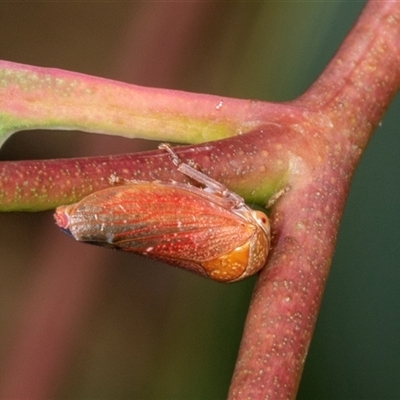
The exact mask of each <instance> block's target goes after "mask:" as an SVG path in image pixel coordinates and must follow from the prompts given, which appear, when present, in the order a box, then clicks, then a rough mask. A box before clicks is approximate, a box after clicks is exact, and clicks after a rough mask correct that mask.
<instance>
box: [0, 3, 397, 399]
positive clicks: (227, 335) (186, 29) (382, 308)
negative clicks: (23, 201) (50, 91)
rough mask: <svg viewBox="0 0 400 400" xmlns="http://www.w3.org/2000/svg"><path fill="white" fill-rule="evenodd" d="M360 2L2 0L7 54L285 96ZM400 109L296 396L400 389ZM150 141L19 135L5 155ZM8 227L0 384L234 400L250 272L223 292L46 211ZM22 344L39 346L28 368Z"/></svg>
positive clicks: (309, 72)
mask: <svg viewBox="0 0 400 400" xmlns="http://www.w3.org/2000/svg"><path fill="white" fill-rule="evenodd" d="M363 5H364V3H363V2H358V1H354V2H352V1H347V2H341V1H329V2H325V1H320V2H302V1H292V2H268V1H266V2H257V3H256V2H254V3H252V2H247V3H238V2H233V3H225V2H218V3H205V2H204V3H203V4H200V3H174V2H171V3H168V2H167V3H165V2H164V3H158V2H155V3H153V2H147V3H146V2H84V3H79V2H43V3H40V2H37V3H36V2H15V3H1V4H0V59H3V60H9V61H14V62H20V63H25V64H31V65H37V66H44V67H56V68H62V69H68V70H72V71H77V72H82V73H87V74H91V75H97V76H102V77H106V78H110V79H116V80H122V81H125V82H131V83H135V84H140V85H147V86H158V87H167V88H172V89H181V90H187V91H195V92H202V93H212V94H220V95H225V96H233V97H240V98H254V99H260V100H266V101H284V100H291V99H293V98H295V97H296V96H298V95H299V94H301V93H302V92H303V91H304V90H305V89H306V88H307V87H308V86H309V85H310V84H311V83H312V82H313V80H314V79H315V78H316V77H317V76H318V75H319V73H320V72H321V71H322V69H323V68H324V66H325V65H326V64H327V62H328V61H329V59H330V58H331V57H332V55H333V54H334V52H335V50H336V49H337V47H338V46H339V45H340V43H341V41H342V40H343V38H344V37H345V35H346V33H347V32H348V30H349V29H350V28H351V26H352V24H353V23H354V21H355V19H356V18H357V15H358V14H359V12H360V11H361V9H362V7H363ZM398 109H399V99H395V101H394V102H393V103H392V106H391V108H390V109H389V110H388V112H387V114H386V115H385V118H384V119H383V121H382V123H381V125H380V126H379V127H378V129H377V131H376V134H375V136H374V137H373V139H372V140H371V143H370V144H369V147H368V149H367V151H366V152H365V155H364V156H363V158H362V160H361V163H360V165H359V168H358V170H357V172H356V174H355V177H354V181H353V184H352V188H351V192H350V196H349V199H348V203H347V206H346V210H345V214H344V218H343V221H342V225H341V229H340V233H339V238H338V246H337V250H336V253H335V257H334V261H333V265H332V270H331V275H330V278H329V280H328V283H327V288H326V293H325V295H324V299H323V303H322V308H321V313H320V316H319V319H318V323H317V327H316V332H315V335H314V338H313V341H312V344H311V348H310V351H309V356H308V358H307V361H306V366H305V371H304V375H303V379H302V382H301V385H300V392H299V395H298V399H330V400H341V399H397V398H400V379H398V376H399V371H400V340H399V336H400V311H399V304H400V290H399V287H400V271H399V266H400V245H399V239H400V214H399V212H398V209H397V208H398V205H399V204H400V201H399V200H400V185H399V184H398V179H397V178H396V176H399V172H400V157H399V156H398V154H399V147H400V139H399V135H398V133H399V131H400V128H399V124H400V119H399V116H398ZM155 146H156V143H151V142H150V143H145V142H144V141H139V140H127V139H119V138H115V137H112V138H108V137H105V136H100V135H89V134H82V133H78V132H61V131H52V132H47V131H34V132H33V131H32V132H20V133H17V134H15V135H14V136H13V137H12V138H11V139H9V140H8V141H7V142H6V144H5V145H4V146H3V148H2V149H1V151H0V160H10V159H38V158H57V157H72V156H83V155H95V154H109V153H121V152H126V151H136V150H138V149H143V148H151V147H155ZM0 228H1V229H0V265H1V268H0V380H1V379H3V382H5V381H7V379H10V378H9V377H8V376H9V375H8V374H10V372H9V371H12V376H13V377H14V378H13V379H17V378H15V377H19V376H20V377H21V380H22V379H23V378H26V377H31V379H32V380H35V382H39V383H38V384H41V389H40V390H42V391H40V390H39V392H38V393H41V395H42V396H44V397H50V396H52V397H53V398H58V399H88V398H98V399H100V398H104V399H105V398H113V399H171V400H172V399H199V400H200V399H201V400H203V399H223V398H225V396H226V392H227V389H228V386H229V381H230V377H231V374H232V371H233V367H234V362H235V359H236V354H237V349H238V346H239V343H240V336H241V331H242V327H243V324H244V319H245V315H246V309H247V306H248V302H249V299H250V296H251V291H252V287H253V284H254V278H252V279H248V280H246V281H245V282H241V283H236V284H232V285H222V284H217V283H213V282H209V281H207V280H204V279H201V278H198V277H196V276H192V275H191V274H189V273H187V272H184V271H179V270H177V269H173V268H169V267H166V266H164V265H162V264H159V263H157V264H155V263H152V262H149V261H147V260H144V259H142V258H140V257H134V256H131V255H127V254H122V253H117V252H111V251H109V250H106V249H101V248H95V247H91V246H87V245H83V244H79V243H76V242H74V241H72V240H71V239H70V238H68V237H67V236H64V235H62V234H61V233H60V232H59V231H58V230H57V228H56V227H55V225H54V223H53V219H52V213H51V212H44V213H31V214H29V213H9V214H0ZM53 288H55V289H53ZM59 288H63V290H64V292H62V291H61V290H60V289H59ZM53 291H54V293H53ZM49 309H50V310H51V312H48V311H47V310H49ZM41 326H46V328H43V329H42V328H41ZM52 329H53V330H54V332H53V331H52ZM54 337H56V338H58V339H59V340H58V341H57V340H55V339H54ZM35 338H36V341H35ZM38 343H39V345H38ZM32 346H34V349H33V350H32V351H31V347H32ZM20 354H23V356H24V355H27V354H28V355H29V354H31V356H29V357H31V358H29V357H28V356H27V357H28V358H27V359H26V360H25V359H23V361H21V362H20V364H21V365H24V366H25V367H24V368H23V369H22V370H21V371H20V370H19V368H20V367H19V365H20V364H18V362H17V361H15V360H18V359H19V358H18V357H23V356H21V355H20ZM51 357H53V358H54V359H53V360H52V361H49V359H51ZM46 365H47V366H49V365H50V367H46ZM30 366H31V367H30ZM32 366H33V367H32ZM30 368H31V369H30ZM46 368H48V370H47V369H46ZM32 369H33V372H32V371H31V370H32ZM7 371H8V372H7ZM35 371H39V372H37V374H38V377H36V376H35ZM49 371H50V372H49ZM46 374H47V375H46ZM23 380H24V381H25V382H26V381H27V380H28V379H23ZM40 382H41V383H40ZM24 384H25V383H21V386H23V385H24ZM42 398H43V397H42Z"/></svg>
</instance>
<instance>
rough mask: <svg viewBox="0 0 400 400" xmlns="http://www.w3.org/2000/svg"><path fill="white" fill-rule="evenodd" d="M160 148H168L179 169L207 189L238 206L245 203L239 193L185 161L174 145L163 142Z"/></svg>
mask: <svg viewBox="0 0 400 400" xmlns="http://www.w3.org/2000/svg"><path fill="white" fill-rule="evenodd" d="M158 148H159V149H160V150H166V151H167V152H168V153H169V154H170V156H171V159H172V162H173V163H174V165H175V166H176V167H177V169H178V171H180V172H182V173H183V174H185V175H186V176H188V177H189V178H192V179H193V180H195V181H196V182H198V183H201V184H202V185H204V186H205V188H206V189H209V190H211V191H212V192H214V193H218V194H219V195H221V196H223V197H226V198H228V199H230V200H232V201H233V202H234V203H235V206H236V207H239V206H242V205H243V204H244V200H243V198H242V197H240V196H239V195H238V194H236V193H234V192H232V191H230V190H229V189H228V188H227V187H226V186H225V185H223V184H222V183H220V182H218V181H216V180H215V179H212V178H210V177H209V176H208V175H206V174H204V173H203V172H201V171H198V170H197V169H196V168H194V167H192V166H191V165H189V164H187V163H184V162H183V161H182V160H181V159H180V158H179V156H178V155H177V154H176V153H175V152H174V151H173V150H172V147H171V146H170V145H169V144H167V143H162V144H160V145H159V146H158Z"/></svg>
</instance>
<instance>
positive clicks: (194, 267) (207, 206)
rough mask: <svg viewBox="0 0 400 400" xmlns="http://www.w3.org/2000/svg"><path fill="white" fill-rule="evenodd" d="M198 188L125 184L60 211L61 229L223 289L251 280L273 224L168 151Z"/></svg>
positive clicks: (263, 257)
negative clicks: (207, 280)
mask: <svg viewBox="0 0 400 400" xmlns="http://www.w3.org/2000/svg"><path fill="white" fill-rule="evenodd" d="M160 148H162V149H165V150H166V151H168V152H169V153H170V155H171V158H172V162H173V163H174V165H175V166H176V167H177V169H178V170H179V171H180V172H182V173H183V174H185V175H187V176H188V177H190V178H191V179H192V180H193V181H194V182H196V184H200V185H202V186H203V187H197V186H193V185H190V184H183V183H178V182H160V181H152V182H148V181H128V182H126V183H124V184H122V185H116V186H114V187H110V188H107V189H103V190H100V191H97V192H94V193H92V194H90V195H89V196H87V197H85V198H83V199H82V200H80V201H79V202H77V203H75V204H71V205H67V206H60V207H58V208H57V209H56V212H55V221H56V224H57V225H58V226H59V227H60V228H62V229H63V230H64V231H65V232H67V233H68V234H70V235H71V236H72V237H73V238H75V239H76V240H78V241H83V242H89V243H92V244H97V245H100V246H105V247H111V248H114V249H119V250H123V251H127V252H132V253H136V254H140V255H144V256H147V257H150V258H154V259H157V260H161V261H165V262H167V263H169V264H171V265H174V266H177V267H181V268H184V269H187V270H190V271H192V272H195V273H198V274H200V275H203V276H207V277H209V278H212V279H214V280H217V281H221V282H234V281H237V280H240V279H243V278H245V277H247V276H250V275H253V274H254V273H256V272H257V271H259V270H260V269H261V268H262V267H263V266H264V264H265V262H266V258H267V255H268V251H269V247H270V239H271V234H270V224H269V220H268V217H267V216H266V215H265V214H264V213H262V212H261V211H254V210H252V209H251V208H250V207H248V206H247V205H246V204H245V202H244V200H243V199H242V198H241V197H240V196H239V195H237V194H236V193H234V192H232V191H230V190H229V189H228V188H226V187H225V186H224V185H223V184H221V183H220V182H218V181H216V180H214V179H212V178H210V177H209V176H207V175H205V174H204V173H202V172H200V171H199V170H197V169H196V168H195V167H193V166H192V165H189V164H187V163H184V162H182V161H181V160H180V159H179V157H178V156H177V154H176V153H175V152H174V151H173V150H172V149H171V148H170V147H169V145H166V144H163V145H161V146H160Z"/></svg>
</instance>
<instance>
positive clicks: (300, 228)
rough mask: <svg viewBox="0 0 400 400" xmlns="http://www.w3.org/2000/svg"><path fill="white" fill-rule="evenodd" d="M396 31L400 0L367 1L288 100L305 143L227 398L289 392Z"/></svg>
mask: <svg viewBox="0 0 400 400" xmlns="http://www.w3.org/2000/svg"><path fill="white" fill-rule="evenodd" d="M399 31H400V3H399V2H375V1H370V2H369V3H368V4H367V6H366V8H365V10H364V11H363V13H362V15H361V17H360V18H359V20H358V21H357V23H356V25H355V27H354V28H353V29H352V31H351V33H350V34H349V36H348V37H347V38H346V40H345V42H344V43H343V45H342V46H341V48H340V49H339V51H338V53H337V54H336V55H335V57H334V58H333V60H332V61H331V63H330V64H329V65H328V67H327V68H326V70H325V71H324V72H323V74H322V75H321V77H320V78H319V79H318V80H317V81H316V83H315V84H314V85H313V86H312V87H311V88H310V89H309V90H308V91H307V92H306V93H305V94H304V95H303V96H302V97H300V98H299V99H298V100H296V101H294V102H293V103H292V104H295V105H296V106H298V107H301V108H303V110H304V115H305V117H306V118H305V119H306V121H307V120H308V121H309V122H306V123H305V124H304V125H303V126H302V128H303V130H302V131H300V132H299V135H305V136H307V137H308V140H309V146H312V149H311V151H309V152H308V156H307V154H306V153H307V152H306V151H303V154H304V157H303V158H302V161H303V162H304V164H303V163H300V165H299V166H298V167H297V168H298V169H299V171H298V172H301V178H300V179H298V180H293V186H292V188H291V190H290V192H289V193H288V194H286V195H285V196H284V197H283V198H282V199H281V200H280V201H279V203H278V205H277V207H276V209H275V210H274V213H273V217H272V219H273V227H274V231H275V239H274V242H273V251H272V257H271V259H270V262H269V266H268V268H266V269H264V270H263V271H262V272H261V273H260V276H259V279H258V281H257V284H256V288H255V291H254V294H253V298H252V301H251V306H250V310H249V314H248V317H247V321H246V325H245V330H244V336H243V341H242V344H241V347H240V351H239V356H238V360H237V364H236V369H235V372H234V376H233V379H232V383H231V387H230V392H229V399H231V400H232V399H293V398H295V396H296V392H297V387H298V384H299V381H300V377H301V373H302V369H303V364H304V360H305V357H306V354H307V350H308V347H309V343H310V340H311V335H312V332H313V330H314V326H315V321H316V316H317V312H318V309H319V306H320V301H321V296H322V292H323V289H324V286H325V281H326V279H327V275H328V272H329V266H330V261H331V257H332V253H333V246H334V243H335V240H336V232H337V228H338V224H339V218H340V216H341V214H342V210H343V205H344V200H345V197H346V194H347V191H348V186H349V181H350V178H351V176H352V174H353V171H354V168H355V166H356V164H357V162H358V160H359V158H360V155H361V151H362V150H363V149H364V147H365V145H366V143H367V142H368V140H369V138H370V136H371V134H372V130H373V127H375V126H376V125H377V123H378V122H379V120H380V118H381V116H382V114H383V112H384V110H385V109H386V108H387V106H388V104H389V102H390V100H391V98H392V97H393V96H394V94H395V93H396V91H397V89H398V87H399V85H400V32H399ZM318 120H320V123H319V124H318V125H317V124H316V121H318ZM297 168H295V171H296V169H297ZM300 170H301V171H300Z"/></svg>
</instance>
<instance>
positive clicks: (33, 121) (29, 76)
mask: <svg viewBox="0 0 400 400" xmlns="http://www.w3.org/2000/svg"><path fill="white" fill-rule="evenodd" d="M260 108H263V107H262V103H259V102H254V101H243V100H236V99H229V98H225V97H222V96H211V95H202V94H192V93H187V92H181V91H174V90H163V89H154V88H145V87H140V86H135V85H129V84H126V83H121V82H116V81H112V80H108V79H102V78H96V77H91V76H88V75H84V74H79V73H73V72H68V71H63V70H58V69H50V68H38V67H32V66H27V65H21V64H16V63H11V62H6V61H0V145H1V144H2V143H3V142H4V141H5V140H6V139H7V138H8V137H9V136H10V135H11V134H12V133H14V132H16V131H20V130H27V129H67V130H81V131H85V132H96V133H105V134H109V135H119V136H126V137H129V138H139V137H140V138H145V139H154V140H160V141H171V142H181V143H201V142H206V141H211V140H218V139H222V138H226V137H230V136H234V135H237V134H241V133H243V132H247V131H249V130H251V129H253V128H255V127H256V126H257V125H258V123H259V114H260Z"/></svg>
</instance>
